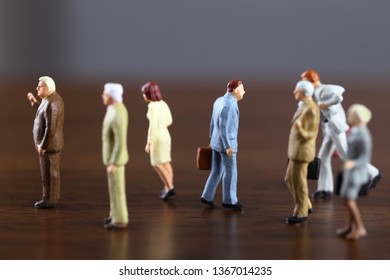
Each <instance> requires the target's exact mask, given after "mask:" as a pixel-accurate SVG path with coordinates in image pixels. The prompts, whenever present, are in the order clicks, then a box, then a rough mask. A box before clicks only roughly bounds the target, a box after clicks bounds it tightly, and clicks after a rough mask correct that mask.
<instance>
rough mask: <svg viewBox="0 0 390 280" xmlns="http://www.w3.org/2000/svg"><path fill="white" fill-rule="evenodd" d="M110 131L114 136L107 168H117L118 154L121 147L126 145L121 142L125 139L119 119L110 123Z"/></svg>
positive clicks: (116, 118)
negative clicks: (113, 166)
mask: <svg viewBox="0 0 390 280" xmlns="http://www.w3.org/2000/svg"><path fill="white" fill-rule="evenodd" d="M111 131H112V133H113V135H114V136H113V141H114V145H113V147H112V152H111V156H110V160H109V166H111V165H115V166H117V165H118V159H119V156H120V152H121V151H122V146H123V145H126V143H124V141H123V139H125V137H124V135H123V134H124V133H125V131H123V128H122V126H121V120H120V117H118V116H116V117H115V119H114V120H113V121H112V124H111ZM107 170H108V169H107Z"/></svg>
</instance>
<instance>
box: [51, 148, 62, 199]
mask: <svg viewBox="0 0 390 280" xmlns="http://www.w3.org/2000/svg"><path fill="white" fill-rule="evenodd" d="M60 159H61V152H58V153H51V154H49V160H50V202H51V203H56V202H57V201H58V199H60Z"/></svg>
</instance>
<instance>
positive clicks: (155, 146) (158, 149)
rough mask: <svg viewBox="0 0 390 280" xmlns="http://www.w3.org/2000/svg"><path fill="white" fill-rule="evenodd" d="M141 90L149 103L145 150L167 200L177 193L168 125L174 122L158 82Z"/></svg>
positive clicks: (164, 198)
mask: <svg viewBox="0 0 390 280" xmlns="http://www.w3.org/2000/svg"><path fill="white" fill-rule="evenodd" d="M141 91H142V93H143V97H144V100H145V102H147V103H149V105H148V113H147V114H146V117H147V118H148V120H149V130H148V138H147V142H146V146H145V152H146V153H148V154H150V163H151V165H152V166H153V168H154V170H155V171H156V172H157V174H158V176H159V177H160V178H161V180H162V181H163V183H164V189H163V190H162V192H161V199H162V200H167V199H168V198H169V197H171V196H174V195H175V194H176V191H175V188H174V186H173V169H172V165H171V161H172V159H171V136H170V134H169V130H168V126H170V125H171V124H172V115H171V111H170V110H169V107H168V104H167V103H165V101H163V100H162V95H161V92H160V88H159V86H158V85H157V84H156V83H153V82H148V83H146V84H145V85H143V86H142V88H141Z"/></svg>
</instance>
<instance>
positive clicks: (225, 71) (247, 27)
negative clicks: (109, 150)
mask: <svg viewBox="0 0 390 280" xmlns="http://www.w3.org/2000/svg"><path fill="white" fill-rule="evenodd" d="M389 11H390V2H389V1H386V0H378V1H376V0H370V1H359V0H343V1H340V0H327V1H313V0H312V1H308V0H294V1H291V0H272V1H271V0H268V1H266V0H257V1H255V0H239V1H233V0H212V1H210V0H197V1H183V0H164V1H158V0H155V1H152V0H142V1H130V0H110V1H108V0H77V1H76V0H67V1H52V0H34V1H31V0H25V1H23V0H12V1H11V0H1V1H0V39H1V47H0V75H1V76H2V77H3V78H4V77H14V76H19V77H20V76H30V75H35V76H39V75H41V74H42V73H51V75H52V76H54V77H59V76H66V77H71V78H73V77H74V78H96V77H104V78H106V79H109V78H115V77H127V78H128V79H132V78H135V77H138V78H142V79H145V77H146V79H151V78H152V77H164V78H167V79H171V80H178V79H192V78H193V77H197V78H198V79H199V78H200V79H213V78H214V77H226V78H225V79H224V80H226V79H231V77H240V78H241V79H243V80H248V79H256V81H261V80H270V79H271V80H278V81H280V80H279V79H280V77H291V79H292V80H296V79H297V78H298V77H299V74H300V73H301V72H302V71H303V70H305V69H307V68H314V69H317V70H318V71H319V72H320V74H322V76H323V77H329V79H332V80H333V82H334V79H336V78H337V77H342V78H350V79H356V80H359V81H361V80H362V79H363V80H367V81H373V80H378V79H379V80H387V77H388V73H389V72H390V63H389V50H390V31H389V26H390V17H389ZM227 77H229V78H227ZM340 80H342V79H340Z"/></svg>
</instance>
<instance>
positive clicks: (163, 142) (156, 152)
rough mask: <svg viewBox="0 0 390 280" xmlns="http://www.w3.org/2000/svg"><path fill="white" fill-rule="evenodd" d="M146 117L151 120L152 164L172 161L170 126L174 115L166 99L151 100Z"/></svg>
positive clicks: (149, 139)
mask: <svg viewBox="0 0 390 280" xmlns="http://www.w3.org/2000/svg"><path fill="white" fill-rule="evenodd" d="M146 117H147V118H148V120H149V131H148V139H147V141H148V143H150V144H151V147H150V163H151V164H152V166H156V165H158V164H162V163H167V162H171V160H172V159H171V135H170V134H169V131H168V126H170V125H171V124H172V115H171V111H170V110H169V107H168V104H167V103H165V101H163V100H161V101H151V102H150V103H149V105H148V113H147V114H146Z"/></svg>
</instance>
